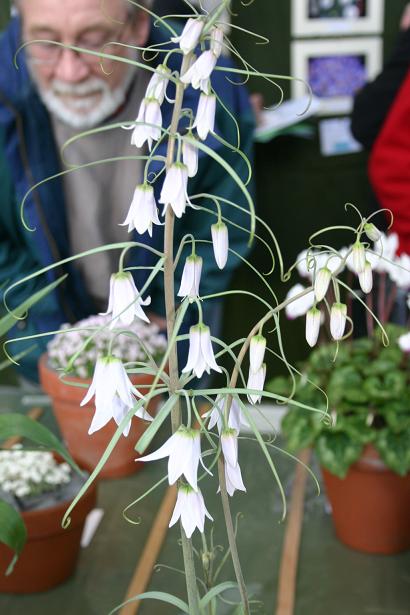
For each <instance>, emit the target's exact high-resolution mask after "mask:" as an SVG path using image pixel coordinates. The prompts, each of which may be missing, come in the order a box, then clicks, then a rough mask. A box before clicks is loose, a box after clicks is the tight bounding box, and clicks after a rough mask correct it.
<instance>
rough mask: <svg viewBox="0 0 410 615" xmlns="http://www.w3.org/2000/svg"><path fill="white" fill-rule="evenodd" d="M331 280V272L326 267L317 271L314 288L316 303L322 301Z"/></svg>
mask: <svg viewBox="0 0 410 615" xmlns="http://www.w3.org/2000/svg"><path fill="white" fill-rule="evenodd" d="M331 279H332V272H331V271H330V269H328V267H323V268H322V269H319V271H318V274H317V276H316V279H315V286H314V291H315V297H316V301H322V299H323V297H324V296H325V295H326V293H327V289H328V288H329V284H330V280H331Z"/></svg>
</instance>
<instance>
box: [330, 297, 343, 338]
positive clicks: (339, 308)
mask: <svg viewBox="0 0 410 615" xmlns="http://www.w3.org/2000/svg"><path fill="white" fill-rule="evenodd" d="M346 317H347V307H346V305H345V304H344V303H334V304H333V305H332V309H331V310H330V333H331V335H332V337H333V339H334V340H340V339H342V337H343V335H344V332H345V327H346Z"/></svg>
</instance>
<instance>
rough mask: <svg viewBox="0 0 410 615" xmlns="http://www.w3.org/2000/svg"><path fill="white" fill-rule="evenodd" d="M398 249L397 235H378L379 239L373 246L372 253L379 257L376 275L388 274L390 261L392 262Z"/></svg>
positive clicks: (390, 266)
mask: <svg viewBox="0 0 410 615" xmlns="http://www.w3.org/2000/svg"><path fill="white" fill-rule="evenodd" d="M398 247H399V236H398V235H397V233H390V234H389V235H385V234H384V233H380V239H379V240H378V241H377V242H376V244H375V245H374V252H375V253H376V254H379V255H380V260H379V263H378V265H377V267H376V271H377V272H378V273H384V272H389V271H390V269H391V268H392V265H391V261H394V259H395V256H396V253H397V250H398Z"/></svg>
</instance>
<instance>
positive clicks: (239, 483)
mask: <svg viewBox="0 0 410 615" xmlns="http://www.w3.org/2000/svg"><path fill="white" fill-rule="evenodd" d="M221 447H222V453H223V456H224V460H225V481H226V490H227V492H228V493H229V495H230V496H231V497H232V496H233V494H234V492H235V491H236V490H238V491H245V492H246V488H245V485H244V484H243V480H242V473H241V468H240V466H239V463H238V432H237V431H236V430H235V429H225V430H223V431H222V433H221ZM219 490H220V489H218V491H219Z"/></svg>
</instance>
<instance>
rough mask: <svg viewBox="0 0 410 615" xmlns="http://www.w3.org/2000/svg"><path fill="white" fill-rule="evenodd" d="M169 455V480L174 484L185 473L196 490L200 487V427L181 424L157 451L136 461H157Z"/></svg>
mask: <svg viewBox="0 0 410 615" xmlns="http://www.w3.org/2000/svg"><path fill="white" fill-rule="evenodd" d="M164 457H168V458H169V459H168V482H169V484H170V485H173V484H174V483H175V482H176V481H177V480H178V478H179V477H180V476H182V475H184V476H185V478H186V480H187V481H188V483H189V484H190V485H191V487H192V488H193V489H195V490H197V489H198V479H197V475H198V465H199V462H200V461H201V463H202V458H201V433H200V431H198V429H190V428H188V427H185V426H181V427H180V428H179V429H178V431H176V432H175V433H174V434H172V436H171V437H170V438H168V440H167V441H166V442H165V443H164V444H163V445H162V446H161V447H160V448H159V449H158V450H156V451H154V452H153V453H150V454H149V455H144V456H143V457H138V459H137V460H136V461H156V460H157V459H163V458H164Z"/></svg>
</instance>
